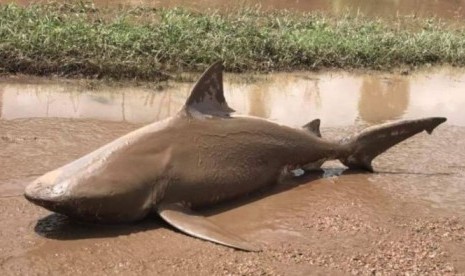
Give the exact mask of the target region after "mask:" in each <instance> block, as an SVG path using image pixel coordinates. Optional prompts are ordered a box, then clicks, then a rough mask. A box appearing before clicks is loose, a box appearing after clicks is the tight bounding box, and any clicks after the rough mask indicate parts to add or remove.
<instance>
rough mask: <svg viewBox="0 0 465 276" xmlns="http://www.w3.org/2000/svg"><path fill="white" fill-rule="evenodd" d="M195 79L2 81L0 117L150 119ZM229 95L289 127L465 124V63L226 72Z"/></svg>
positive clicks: (169, 110) (241, 106)
mask: <svg viewBox="0 0 465 276" xmlns="http://www.w3.org/2000/svg"><path fill="white" fill-rule="evenodd" d="M191 86H192V83H169V84H168V85H167V88H165V89H163V90H161V91H154V90H150V89H147V88H141V87H127V86H126V87H108V86H102V87H99V88H86V87H85V86H83V85H79V84H77V83H76V82H74V83H73V82H71V83H70V82H67V83H60V82H54V81H44V80H40V81H39V82H38V83H34V82H33V81H32V82H31V81H27V82H24V79H22V78H18V79H14V78H10V79H3V80H1V81H0V98H1V100H0V116H1V119H3V120H12V119H18V118H40V117H46V118H54V117H56V118H76V119H77V118H80V119H98V120H105V121H115V122H122V121H124V122H129V123H137V124H145V123H150V122H153V121H158V120H162V119H164V118H166V117H169V116H172V115H174V114H175V113H176V112H177V111H178V110H179V109H180V108H181V107H182V105H183V104H184V102H185V99H186V97H187V95H188V93H189V90H190V88H191ZM224 86H225V96H226V98H227V99H228V102H229V103H230V105H231V106H233V107H234V109H235V110H236V111H237V113H238V114H245V115H251V116H258V117H263V118H267V119H271V120H275V121H278V122H281V123H284V124H287V125H290V126H301V125H304V124H305V123H307V122H309V121H310V120H313V119H314V118H321V119H322V122H323V123H322V124H323V126H324V127H343V126H351V125H353V124H356V123H358V124H362V123H363V124H368V125H372V124H379V123H383V122H386V121H390V120H396V119H401V118H404V119H411V118H418V117H422V116H444V117H447V118H448V123H449V124H451V125H455V126H465V116H464V115H465V113H464V112H465V111H464V110H463V109H464V107H465V93H464V91H465V70H457V69H451V68H441V69H433V70H430V71H425V72H419V73H415V74H414V75H412V76H401V75H389V74H380V73H373V74H357V73H344V72H328V73H320V74H317V73H305V72H302V73H291V74H286V73H279V74H270V75H256V76H252V80H250V77H244V76H241V75H228V76H227V77H226V80H225V84H224Z"/></svg>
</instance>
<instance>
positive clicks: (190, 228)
mask: <svg viewBox="0 0 465 276" xmlns="http://www.w3.org/2000/svg"><path fill="white" fill-rule="evenodd" d="M158 214H159V215H160V217H161V218H162V219H163V220H165V221H166V222H167V223H169V224H170V225H171V226H173V227H174V228H176V229H178V230H179V231H181V232H184V233H186V234H189V235H191V236H194V237H196V238H199V239H203V240H207V241H211V242H214V243H218V244H222V245H225V246H229V247H232V248H236V249H240V250H244V251H259V249H257V248H255V247H253V246H252V245H250V244H249V243H248V242H246V241H245V240H243V239H242V238H240V237H238V236H237V235H235V234H233V233H231V232H229V231H227V230H225V229H222V228H220V227H219V226H218V225H216V224H214V223H212V222H211V221H209V220H208V219H207V218H205V217H202V216H200V215H197V214H195V213H194V212H193V211H192V210H191V209H189V208H187V207H185V206H184V205H183V204H181V203H174V204H162V205H161V206H159V207H158Z"/></svg>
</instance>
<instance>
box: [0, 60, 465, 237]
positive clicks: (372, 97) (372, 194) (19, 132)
mask: <svg viewBox="0 0 465 276" xmlns="http://www.w3.org/2000/svg"><path fill="white" fill-rule="evenodd" d="M252 79H253V81H251V78H250V76H244V75H234V74H226V77H225V85H224V88H225V92H226V95H225V96H226V99H227V101H228V103H229V105H230V106H231V107H233V108H234V109H235V110H236V111H237V113H238V114H247V115H252V116H259V117H263V118H267V119H270V120H274V121H277V122H279V123H282V124H286V125H290V126H294V127H300V126H301V125H304V124H305V123H307V122H309V121H310V120H313V119H315V118H321V120H322V127H323V136H324V137H328V138H335V137H338V138H339V137H341V136H344V135H348V134H349V133H350V132H352V131H354V130H355V129H357V128H360V127H361V126H362V125H363V126H366V125H373V124H378V123H382V122H386V121H391V120H396V119H410V118H419V117H425V116H445V117H447V118H448V122H447V124H446V125H444V126H441V127H440V129H439V130H438V131H436V132H435V133H434V134H433V136H427V135H419V136H416V137H415V138H413V139H411V140H408V141H407V142H404V144H403V146H401V147H395V148H393V149H392V150H390V151H389V152H388V153H386V154H383V155H381V156H380V157H378V158H377V159H375V164H374V166H375V168H376V170H377V171H378V172H379V173H378V174H351V175H346V174H342V175H341V169H340V168H341V165H340V164H338V163H337V162H336V163H330V164H327V165H326V167H328V168H329V169H327V170H326V171H325V172H324V173H322V174H319V175H317V176H316V177H314V178H313V179H312V180H311V181H309V183H308V185H302V186H299V187H297V186H296V187H294V188H293V189H290V190H287V191H285V192H283V193H276V194H273V195H270V196H269V197H266V198H263V199H261V200H258V201H254V202H246V203H244V204H240V205H238V206H235V207H234V208H232V209H230V210H228V211H226V212H220V213H218V214H213V217H212V219H214V220H216V221H217V222H218V223H219V224H222V223H225V224H226V223H227V221H230V220H234V221H235V220H239V218H247V219H248V221H249V222H250V221H253V222H254V223H248V224H247V225H245V224H240V223H238V224H236V226H235V227H236V228H235V229H234V230H235V231H237V232H241V233H245V234H244V235H247V233H255V234H254V235H258V236H257V237H256V238H257V239H259V238H260V237H262V238H265V237H269V238H271V239H273V240H280V239H285V238H286V237H289V236H293V237H298V236H299V233H297V232H293V230H292V229H293V225H292V223H290V222H289V224H288V223H287V222H286V221H287V219H288V218H290V217H295V216H300V215H301V216H304V213H305V212H306V210H308V209H309V208H312V209H313V208H317V209H318V208H324V207H323V206H320V205H319V204H325V203H327V202H328V201H340V202H342V201H343V200H346V199H347V198H350V201H352V202H355V203H357V204H362V205H364V206H370V207H369V208H368V209H370V210H378V211H379V210H382V212H394V211H392V210H397V209H398V208H399V207H398V205H399V204H400V203H399V202H398V201H396V200H398V199H401V200H403V201H406V202H414V203H413V204H421V205H428V206H430V207H434V208H439V209H441V208H442V209H444V208H445V209H447V210H450V211H453V212H454V213H459V214H465V204H464V203H463V202H464V199H465V180H464V179H465V178H464V172H463V164H464V163H465V151H464V149H465V110H464V107H465V93H464V91H465V71H464V70H457V69H452V68H436V69H432V70H428V71H424V72H416V73H414V74H413V75H410V76H401V75H393V74H384V73H372V74H357V73H346V72H324V73H308V72H295V73H286V74H285V73H279V74H270V75H256V76H254V77H253V78H252ZM191 86H192V83H170V84H168V88H166V89H165V90H162V91H152V90H150V89H147V88H141V87H129V86H124V87H107V86H102V87H97V88H94V89H89V88H86V86H85V85H82V84H79V82H78V81H66V82H64V81H58V80H56V81H53V80H46V79H40V78H32V79H26V77H9V78H3V79H0V116H1V117H0V134H1V135H2V138H1V140H0V143H2V145H3V146H2V147H1V148H0V160H1V162H2V166H3V169H4V170H3V171H2V172H1V173H0V196H1V197H11V196H14V195H21V194H22V191H23V189H24V186H25V185H26V184H27V183H28V182H29V181H31V179H33V178H34V177H37V176H38V175H41V174H43V173H44V172H46V171H48V170H50V169H54V168H56V167H58V166H60V165H62V164H64V163H66V162H68V161H71V160H73V159H76V158H77V157H79V156H82V155H84V154H85V153H88V152H89V151H91V150H93V149H95V148H97V147H99V146H101V145H103V144H105V143H107V142H109V141H111V140H112V139H115V138H117V137H119V136H121V135H123V134H125V133H127V132H129V131H131V130H132V129H135V128H137V127H139V126H140V125H141V124H146V123H150V122H153V121H158V120H162V119H164V118H166V117H168V116H171V115H174V114H175V113H176V112H177V111H178V110H179V109H180V108H181V107H182V105H183V104H184V102H185V100H186V98H187V95H188V93H189V90H190V88H191ZM431 158H434V160H431ZM373 199H375V200H373ZM400 206H402V205H400ZM267 214H273V215H270V216H268V217H267ZM260 218H262V219H260Z"/></svg>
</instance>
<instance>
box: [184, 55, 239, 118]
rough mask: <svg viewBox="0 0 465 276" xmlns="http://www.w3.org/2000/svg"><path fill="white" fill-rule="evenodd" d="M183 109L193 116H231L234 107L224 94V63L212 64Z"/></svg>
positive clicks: (195, 86) (194, 88)
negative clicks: (230, 105)
mask: <svg viewBox="0 0 465 276" xmlns="http://www.w3.org/2000/svg"><path fill="white" fill-rule="evenodd" d="M183 110H184V111H185V112H186V113H187V114H188V115H192V116H198V115H202V114H204V115H210V116H219V117H229V115H230V114H231V113H233V112H234V109H232V108H230V107H229V106H228V104H227V103H226V99H225V98H224V94H223V64H222V62H216V63H214V64H213V65H211V66H210V67H209V68H208V69H207V70H206V71H205V72H204V73H203V74H202V76H201V77H200V79H199V80H198V81H197V83H196V84H195V85H194V87H193V88H192V91H191V93H190V96H189V98H188V99H187V101H186V104H185V106H184V108H183Z"/></svg>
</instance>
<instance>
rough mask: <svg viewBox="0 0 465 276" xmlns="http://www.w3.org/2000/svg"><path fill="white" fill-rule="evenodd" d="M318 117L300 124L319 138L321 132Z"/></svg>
mask: <svg viewBox="0 0 465 276" xmlns="http://www.w3.org/2000/svg"><path fill="white" fill-rule="evenodd" d="M320 123H321V120H320V119H315V120H313V121H311V122H309V123H308V124H306V125H304V126H302V128H304V129H306V130H308V131H310V132H311V133H313V134H315V135H316V136H317V137H320V138H321V132H320Z"/></svg>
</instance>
